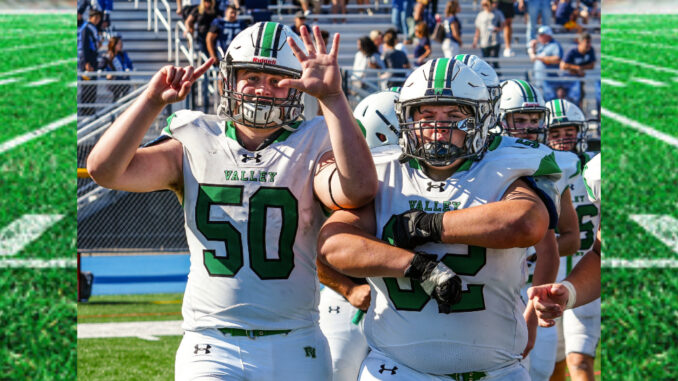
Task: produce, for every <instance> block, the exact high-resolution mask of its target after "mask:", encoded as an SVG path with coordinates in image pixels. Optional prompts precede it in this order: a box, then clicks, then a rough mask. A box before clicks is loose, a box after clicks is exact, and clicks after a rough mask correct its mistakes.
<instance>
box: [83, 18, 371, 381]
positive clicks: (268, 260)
mask: <svg viewBox="0 0 678 381" xmlns="http://www.w3.org/2000/svg"><path fill="white" fill-rule="evenodd" d="M313 32H314V35H315V37H316V38H315V40H316V44H314V43H313V42H312V41H311V38H310V35H309V32H308V30H307V29H306V28H302V30H301V39H300V38H299V36H297V35H296V34H295V33H293V32H292V31H291V30H290V29H289V28H288V27H287V26H284V25H281V24H278V23H274V22H262V23H257V24H255V25H253V26H251V27H249V28H247V29H245V30H244V31H242V32H241V33H240V34H239V35H238V36H236V38H235V39H234V40H233V42H232V44H231V45H230V47H229V49H228V51H227V52H226V56H225V58H224V60H223V61H221V63H220V76H221V84H220V86H219V87H220V90H221V102H220V106H219V109H218V115H219V117H221V118H224V119H225V121H224V120H222V119H220V118H219V117H218V116H215V115H205V114H203V113H200V112H194V111H187V110H186V111H179V112H177V113H176V114H174V115H173V116H172V117H170V118H169V120H168V126H167V128H166V129H165V130H164V135H165V136H164V139H163V140H162V141H160V142H157V143H156V144H154V145H151V146H150V147H145V148H137V147H138V145H139V143H140V142H141V140H142V137H143V136H144V134H145V133H146V131H147V130H148V128H149V126H150V125H151V123H152V122H153V121H154V120H155V119H156V118H157V116H158V114H159V113H160V112H161V111H162V109H163V108H164V107H165V106H167V105H168V104H170V103H174V102H178V101H181V100H183V99H184V98H185V97H186V96H187V94H188V93H189V91H190V87H191V85H192V84H193V82H194V81H195V80H196V79H198V78H199V77H200V76H201V75H202V74H204V73H205V71H206V70H207V69H208V68H209V67H210V66H211V65H212V64H213V59H210V60H208V61H207V62H206V63H205V64H204V65H202V66H201V67H199V68H198V69H196V70H194V69H193V68H192V67H190V66H189V67H186V68H179V67H175V66H166V67H164V68H162V69H161V70H160V71H159V72H158V73H156V74H155V75H154V77H153V78H152V79H151V81H150V83H149V85H148V88H147V89H146V90H145V91H144V92H143V93H142V95H141V96H140V97H139V98H138V99H137V100H136V101H135V103H134V104H132V106H131V107H130V108H129V109H128V110H127V111H126V112H125V113H124V114H123V115H121V116H120V117H119V118H118V119H117V120H116V121H115V122H114V124H113V125H112V126H111V128H110V129H109V130H108V131H107V132H106V133H105V134H104V136H103V137H102V138H101V140H100V141H99V142H98V144H97V145H96V147H94V149H93V150H92V153H91V154H90V156H89V159H88V170H89V172H90V174H91V175H92V177H93V178H94V180H95V181H96V182H97V183H99V184H100V185H102V186H105V187H109V188H113V189H120V190H127V191H134V192H146V191H155V190H163V189H169V190H172V191H174V192H175V193H176V194H177V196H178V197H179V199H180V200H181V203H182V205H183V207H184V211H185V214H184V216H185V219H186V223H185V226H186V236H187V240H188V243H189V248H190V252H191V268H190V272H189V276H188V283H187V285H186V292H185V294H184V302H183V306H182V314H183V318H184V321H183V325H182V327H183V329H184V330H185V333H184V337H183V339H182V341H181V344H180V346H179V349H178V351H177V355H176V363H175V364H176V365H175V377H176V379H177V380H188V379H195V378H202V377H204V378H219V379H237V380H326V379H329V378H330V377H331V360H330V353H329V349H328V346H327V341H326V340H325V338H324V336H323V335H322V333H321V331H320V329H319V327H318V309H317V301H318V293H319V285H318V281H317V275H316V264H315V259H316V242H317V234H318V230H319V228H320V226H321V224H322V222H323V220H324V215H323V212H322V210H321V205H320V204H319V203H317V202H316V201H315V200H316V199H319V200H320V201H321V202H322V203H323V204H324V205H325V207H327V208H330V209H338V208H351V207H359V206H361V205H362V204H365V203H367V202H369V201H370V200H371V199H372V197H373V196H374V194H375V192H376V186H377V183H376V172H375V170H374V166H373V164H372V160H371V156H370V153H369V149H368V147H367V144H366V143H365V139H364V138H363V136H362V133H361V131H360V129H359V127H358V125H357V123H356V122H355V120H354V119H353V118H352V117H351V109H350V106H349V104H348V100H347V99H346V97H345V96H344V94H343V92H342V89H341V75H340V72H339V67H338V64H337V54H338V49H339V37H338V35H336V36H335V39H334V42H333V44H332V49H331V51H330V52H329V53H326V48H325V45H324V43H323V42H322V38H320V30H319V29H318V28H317V27H315V28H314V29H313ZM302 46H304V47H305V51H304V50H302ZM295 56H296V58H295ZM302 92H307V93H309V94H311V95H313V96H315V97H317V98H318V101H319V103H320V105H321V107H322V109H323V113H324V115H325V117H324V118H315V119H313V120H310V121H304V120H303V119H301V113H302V108H303V106H302V105H301V103H300V97H301V93H302ZM335 163H336V164H335Z"/></svg>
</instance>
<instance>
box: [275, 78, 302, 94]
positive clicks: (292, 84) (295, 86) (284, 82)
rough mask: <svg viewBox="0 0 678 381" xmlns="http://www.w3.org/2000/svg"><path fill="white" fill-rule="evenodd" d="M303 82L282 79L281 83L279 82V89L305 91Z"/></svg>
mask: <svg viewBox="0 0 678 381" xmlns="http://www.w3.org/2000/svg"><path fill="white" fill-rule="evenodd" d="M303 83H304V82H303V81H302V80H300V79H292V78H285V79H281V80H280V82H278V86H279V87H291V88H293V89H297V90H299V91H304V90H305V89H306V88H305V87H304V85H303Z"/></svg>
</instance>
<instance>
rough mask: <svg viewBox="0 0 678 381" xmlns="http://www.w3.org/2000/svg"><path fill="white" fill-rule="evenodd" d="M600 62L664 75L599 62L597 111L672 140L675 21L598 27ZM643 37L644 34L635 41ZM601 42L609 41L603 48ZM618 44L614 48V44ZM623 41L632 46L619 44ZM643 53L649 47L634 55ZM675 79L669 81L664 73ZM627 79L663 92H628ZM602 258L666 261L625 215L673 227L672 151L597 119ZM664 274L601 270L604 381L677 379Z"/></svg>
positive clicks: (608, 19)
mask: <svg viewBox="0 0 678 381" xmlns="http://www.w3.org/2000/svg"><path fill="white" fill-rule="evenodd" d="M603 25H604V28H603V42H604V43H603V44H602V53H603V54H604V55H607V56H611V57H618V58H624V59H628V60H633V61H638V62H643V63H646V64H649V65H654V66H658V67H664V68H668V69H669V70H664V71H661V70H652V69H648V68H642V67H639V66H637V65H630V64H625V63H621V62H615V61H612V60H610V59H605V58H603V60H602V73H603V78H610V79H614V80H616V81H619V82H623V83H625V84H626V86H625V87H614V86H609V85H605V84H603V89H602V99H603V107H604V108H606V109H608V110H610V111H613V112H615V113H618V114H621V115H624V116H626V117H627V118H630V119H632V120H635V121H637V122H639V123H643V124H645V125H648V126H650V127H652V128H654V129H656V130H658V131H661V132H663V133H666V134H669V135H672V136H678V124H677V123H676V120H678V107H676V103H677V102H676V101H678V97H677V96H676V92H677V91H678V82H676V81H675V80H674V78H676V77H678V64H677V61H678V60H677V59H678V50H676V46H675V31H673V30H674V28H675V25H678V15H659V16H637V15H634V16H618V15H607V16H604V17H603ZM638 31H650V32H652V34H645V35H642V34H639V33H637V32H638ZM607 37H611V38H610V40H606V38H607ZM617 40H619V41H617ZM628 41H631V42H634V43H635V42H638V43H640V44H633V43H632V44H629V43H626V42H628ZM646 43H651V44H655V46H646V47H643V45H642V44H646ZM673 71H675V72H673ZM633 77H639V78H648V79H652V80H655V81H660V82H663V83H664V84H665V86H650V85H646V84H641V83H637V82H633V81H632V80H631V79H632V78H633ZM602 131H603V148H602V149H603V156H602V157H603V170H602V172H603V174H602V176H603V179H604V181H603V191H602V194H603V207H602V221H604V222H603V228H602V232H603V252H604V254H605V256H606V257H608V258H609V257H615V258H624V259H629V260H632V259H655V258H673V259H675V258H676V253H675V252H673V251H672V249H671V248H669V247H667V246H665V245H664V244H662V243H661V242H660V241H659V240H657V239H656V238H655V237H653V236H652V235H650V234H649V233H647V232H646V231H645V230H643V229H642V228H641V227H639V226H638V225H637V224H635V223H634V222H632V221H631V220H630V219H629V217H628V216H629V214H658V215H669V216H672V217H674V218H676V217H678V210H677V209H676V208H677V207H678V200H677V197H676V192H675V189H676V185H678V175H677V174H676V171H675V163H676V162H677V161H678V154H677V153H676V149H675V147H673V146H670V145H668V144H666V143H664V142H661V141H660V140H658V139H656V138H653V137H650V136H648V135H646V134H643V133H640V132H637V131H635V130H633V129H631V128H629V127H627V126H624V125H622V124H621V123H618V122H616V121H614V120H612V119H611V118H606V117H603V128H602ZM674 274H675V270H670V269H644V270H642V269H638V270H630V269H604V270H603V279H602V284H603V288H602V293H603V298H602V300H603V306H602V339H603V345H602V352H601V358H602V366H601V368H602V369H603V372H604V374H603V378H604V379H605V380H608V379H609V380H673V379H678V367H677V366H676V365H675V359H676V358H678V350H677V349H676V347H675V344H674V343H675V342H676V340H677V339H678V337H677V336H678V332H677V330H676V329H675V326H676V324H675V321H676V314H675V311H676V309H677V307H678V302H677V301H676V297H675V295H676V291H678V290H677V286H678V282H677V281H676V280H675V276H674Z"/></svg>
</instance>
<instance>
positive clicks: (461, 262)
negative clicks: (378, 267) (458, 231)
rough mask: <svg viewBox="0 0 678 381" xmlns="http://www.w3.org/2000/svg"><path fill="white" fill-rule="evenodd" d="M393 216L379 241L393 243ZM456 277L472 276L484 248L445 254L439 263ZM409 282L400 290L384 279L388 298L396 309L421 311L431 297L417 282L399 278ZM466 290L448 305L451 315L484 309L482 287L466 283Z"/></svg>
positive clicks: (395, 283) (483, 260) (483, 258)
mask: <svg viewBox="0 0 678 381" xmlns="http://www.w3.org/2000/svg"><path fill="white" fill-rule="evenodd" d="M394 222H395V216H393V217H391V219H390V220H389V221H388V222H387V223H386V225H385V226H384V230H383V232H382V235H381V237H382V239H383V240H384V241H387V242H389V243H390V244H393V223H394ZM441 261H442V262H443V263H444V264H445V265H447V266H448V267H449V268H451V269H452V270H453V271H454V272H456V273H457V274H458V275H467V276H475V275H476V274H478V272H479V271H480V269H482V268H483V267H484V266H485V264H486V263H487V258H486V250H485V248H484V247H477V246H468V252H467V253H466V254H465V255H464V254H453V253H448V254H445V256H444V257H443V258H442V260H441ZM403 279H406V280H407V282H409V286H410V287H409V288H406V289H402V288H401V287H400V286H399V285H398V280H397V279H396V278H384V283H385V284H386V288H387V290H388V297H389V299H391V302H392V303H393V305H394V306H395V307H396V309H398V310H405V311H421V310H422V309H423V308H424V306H425V305H426V303H428V302H429V300H430V299H431V297H430V296H429V295H428V294H427V293H426V292H425V291H424V289H423V288H421V286H420V285H419V283H418V282H415V281H412V280H411V279H409V278H403ZM467 286H468V290H466V291H463V292H462V297H461V301H460V302H459V303H458V304H455V305H454V306H452V312H470V311H481V310H484V309H485V297H484V296H483V287H484V285H483V284H468V285H467Z"/></svg>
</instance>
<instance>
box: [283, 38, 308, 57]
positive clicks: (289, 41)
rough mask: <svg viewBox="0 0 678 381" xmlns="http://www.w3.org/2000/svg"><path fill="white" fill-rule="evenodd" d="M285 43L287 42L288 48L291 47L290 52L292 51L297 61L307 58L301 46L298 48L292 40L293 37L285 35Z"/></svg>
mask: <svg viewBox="0 0 678 381" xmlns="http://www.w3.org/2000/svg"><path fill="white" fill-rule="evenodd" d="M287 44H289V46H290V49H292V53H294V55H295V56H296V57H297V59H298V60H299V62H303V61H306V60H307V59H308V57H306V54H305V53H304V51H303V50H301V48H299V45H297V43H296V42H294V39H293V38H292V37H287Z"/></svg>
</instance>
